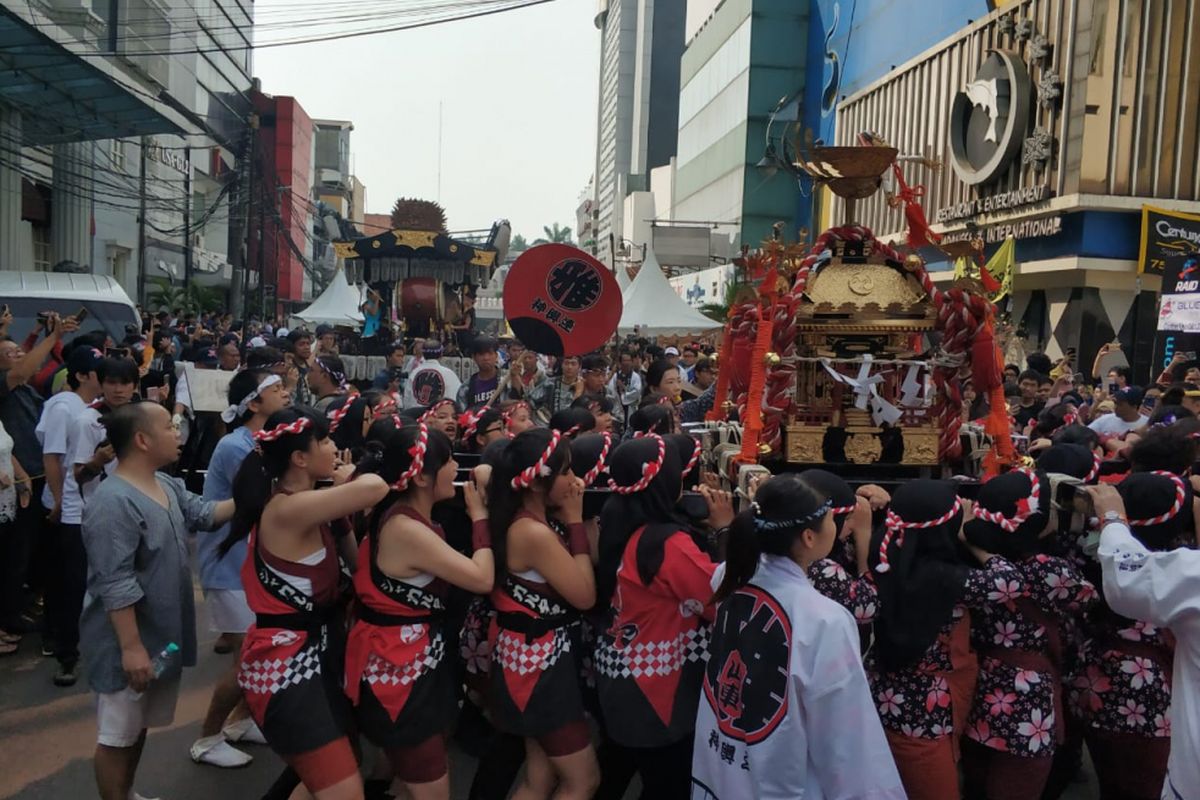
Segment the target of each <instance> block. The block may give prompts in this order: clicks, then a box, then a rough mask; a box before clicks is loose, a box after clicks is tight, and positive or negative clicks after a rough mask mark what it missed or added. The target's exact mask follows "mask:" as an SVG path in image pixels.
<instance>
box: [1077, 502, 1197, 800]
mask: <svg viewBox="0 0 1200 800" xmlns="http://www.w3.org/2000/svg"><path fill="white" fill-rule="evenodd" d="M1096 557H1097V558H1098V559H1099V561H1100V565H1101V566H1102V567H1103V568H1104V599H1105V600H1107V601H1108V604H1109V606H1111V607H1112V609H1113V611H1116V612H1117V613H1118V614H1124V615H1125V616H1127V617H1130V618H1132V619H1140V620H1145V621H1146V622H1150V623H1152V624H1154V625H1158V626H1160V627H1163V628H1170V629H1171V633H1173V634H1174V635H1175V666H1174V668H1173V670H1172V672H1173V678H1172V681H1171V757H1170V760H1169V761H1168V762H1167V780H1166V782H1165V783H1164V785H1163V789H1162V797H1163V798H1164V800H1197V799H1198V798H1200V551H1197V550H1187V549H1183V548H1180V549H1178V550H1170V551H1167V552H1152V551H1150V550H1147V549H1146V547H1145V545H1143V544H1142V543H1141V542H1139V541H1138V540H1137V539H1135V538H1134V536H1133V534H1132V533H1130V532H1129V528H1128V527H1127V526H1125V525H1123V524H1121V523H1119V522H1112V523H1109V524H1108V525H1105V526H1104V530H1103V531H1102V532H1101V533H1100V550H1099V552H1098V553H1097V555H1096Z"/></svg>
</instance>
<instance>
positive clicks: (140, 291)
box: [137, 136, 146, 307]
mask: <svg viewBox="0 0 1200 800" xmlns="http://www.w3.org/2000/svg"><path fill="white" fill-rule="evenodd" d="M137 221H138V232H137V264H138V275H137V295H138V296H137V301H138V302H139V303H142V304H143V307H144V306H145V304H146V137H145V136H143V137H141V138H140V139H139V140H138V218H137Z"/></svg>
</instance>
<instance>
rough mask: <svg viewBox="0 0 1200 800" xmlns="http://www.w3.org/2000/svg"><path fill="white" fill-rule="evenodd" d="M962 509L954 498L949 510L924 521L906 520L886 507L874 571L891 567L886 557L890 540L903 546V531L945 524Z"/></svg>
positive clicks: (898, 546) (881, 570)
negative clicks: (881, 537)
mask: <svg viewBox="0 0 1200 800" xmlns="http://www.w3.org/2000/svg"><path fill="white" fill-rule="evenodd" d="M961 509H962V503H960V502H959V499H958V498H957V497H956V498H954V503H953V504H952V505H951V506H950V510H949V511H947V512H946V513H945V514H942V515H941V516H940V517H936V518H934V519H930V520H925V521H924V522H907V521H905V520H904V519H903V518H902V517H901V516H900V515H899V514H897V513H896V512H894V511H892V510H891V509H888V512H887V518H886V520H885V522H884V525H885V526H886V527H885V530H884V533H883V541H881V542H880V543H879V564H877V565H876V566H875V571H876V572H888V571H889V570H891V568H892V564H891V560H890V559H889V557H888V550H889V549H890V548H891V545H892V541H893V540H895V542H896V547H897V548H901V547H903V546H904V532H905V531H906V530H909V529H910V528H911V529H915V530H922V529H925V528H936V527H937V526H938V525H945V524H946V523H947V522H949V521H950V520H951V519H953V517H954V515H955V514H957V513H958V512H959V511H960V510H961Z"/></svg>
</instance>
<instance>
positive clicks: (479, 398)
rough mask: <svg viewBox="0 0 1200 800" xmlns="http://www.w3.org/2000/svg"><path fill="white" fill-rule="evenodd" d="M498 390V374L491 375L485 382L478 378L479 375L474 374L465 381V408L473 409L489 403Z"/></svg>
mask: <svg viewBox="0 0 1200 800" xmlns="http://www.w3.org/2000/svg"><path fill="white" fill-rule="evenodd" d="M498 388H500V374H499V373H497V374H495V375H493V376H492V377H491V378H489V379H487V380H484V379H483V378H481V377H479V373H478V372H476V373H475V374H474V375H472V376H471V378H470V380H468V381H467V397H466V405H467V407H468V408H474V407H475V406H478V405H482V404H483V403H487V402H490V401H491V399H492V395H494V394H495V393H496V389H498Z"/></svg>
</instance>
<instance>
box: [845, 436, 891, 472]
mask: <svg viewBox="0 0 1200 800" xmlns="http://www.w3.org/2000/svg"><path fill="white" fill-rule="evenodd" d="M881 455H883V444H882V443H881V442H880V441H879V437H878V436H876V435H875V434H873V433H853V434H850V436H849V437H848V438H847V439H846V458H847V459H849V460H850V461H852V462H853V463H855V464H874V463H875V462H877V461H878V460H879V457H880V456H881Z"/></svg>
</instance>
